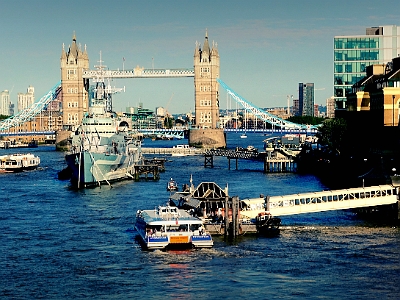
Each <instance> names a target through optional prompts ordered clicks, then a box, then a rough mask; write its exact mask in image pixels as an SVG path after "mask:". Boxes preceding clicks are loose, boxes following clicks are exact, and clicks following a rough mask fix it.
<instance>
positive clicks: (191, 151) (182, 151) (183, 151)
mask: <svg viewBox="0 0 400 300" xmlns="http://www.w3.org/2000/svg"><path fill="white" fill-rule="evenodd" d="M172 150H173V151H172V153H171V156H189V155H199V154H201V151H200V150H199V149H196V148H195V147H190V146H189V145H176V146H173V147H172Z"/></svg>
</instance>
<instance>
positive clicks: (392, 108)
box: [392, 95, 394, 126]
mask: <svg viewBox="0 0 400 300" xmlns="http://www.w3.org/2000/svg"><path fill="white" fill-rule="evenodd" d="M392 100H393V107H392V114H393V117H392V121H393V124H392V126H394V95H392Z"/></svg>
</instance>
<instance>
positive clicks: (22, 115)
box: [0, 81, 61, 132]
mask: <svg viewBox="0 0 400 300" xmlns="http://www.w3.org/2000/svg"><path fill="white" fill-rule="evenodd" d="M60 90H61V81H59V82H58V83H57V84H56V85H55V86H53V87H52V88H51V89H50V90H49V91H48V92H47V93H46V94H45V95H44V96H43V97H42V98H40V99H39V101H37V102H35V103H33V104H32V106H31V107H30V108H27V109H25V110H23V111H21V112H19V113H18V114H16V115H13V116H11V117H10V118H8V119H5V120H3V121H1V122H0V132H2V131H5V130H8V129H10V128H12V127H16V126H19V125H21V124H23V123H25V122H27V121H29V120H32V119H33V118H34V117H35V116H36V115H38V114H40V112H41V111H42V110H43V109H44V108H46V107H47V105H49V103H50V102H51V101H53V100H54V99H56V98H57V95H58V94H59V92H60Z"/></svg>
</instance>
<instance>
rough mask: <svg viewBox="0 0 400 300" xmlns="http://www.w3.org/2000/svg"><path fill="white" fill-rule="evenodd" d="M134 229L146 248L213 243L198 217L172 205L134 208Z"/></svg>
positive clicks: (184, 246) (195, 245)
mask: <svg viewBox="0 0 400 300" xmlns="http://www.w3.org/2000/svg"><path fill="white" fill-rule="evenodd" d="M135 229H136V230H137V232H138V234H139V236H140V239H141V241H142V242H143V244H144V246H145V248H147V249H148V250H155V249H166V248H211V247H212V246H213V244H214V242H213V239H212V237H211V234H209V233H208V232H206V231H205V229H204V227H203V222H202V220H200V219H199V218H196V217H194V216H192V215H190V214H189V213H188V212H187V211H185V210H183V209H178V208H177V207H176V206H168V205H167V206H159V207H158V208H157V209H153V210H139V211H137V213H136V222H135Z"/></svg>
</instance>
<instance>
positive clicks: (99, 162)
mask: <svg viewBox="0 0 400 300" xmlns="http://www.w3.org/2000/svg"><path fill="white" fill-rule="evenodd" d="M132 158H133V157H132V156H131V155H125V154H106V153H96V152H89V151H83V152H77V153H72V154H68V155H66V157H65V159H66V162H67V165H68V166H69V167H70V169H71V183H72V184H73V185H74V186H76V187H78V188H85V187H90V186H99V185H101V184H109V183H110V182H114V181H119V180H125V179H132V178H133V175H132V174H134V164H133V159H132Z"/></svg>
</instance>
